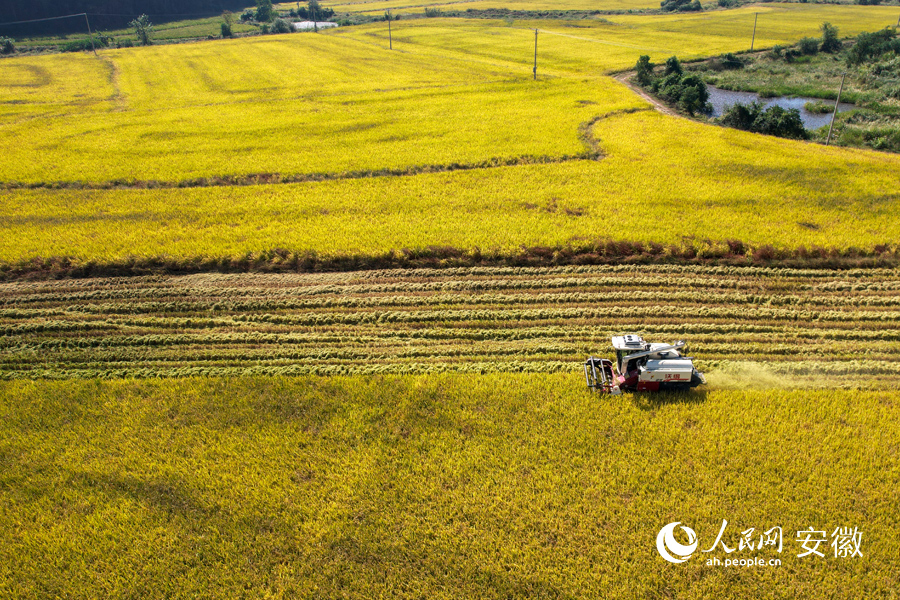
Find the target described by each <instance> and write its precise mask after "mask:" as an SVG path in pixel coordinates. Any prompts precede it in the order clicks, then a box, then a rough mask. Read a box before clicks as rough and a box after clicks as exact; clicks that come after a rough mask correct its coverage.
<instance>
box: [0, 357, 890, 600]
mask: <svg viewBox="0 0 900 600" xmlns="http://www.w3.org/2000/svg"><path fill="white" fill-rule="evenodd" d="M897 407H898V395H897V393H896V392H888V391H881V392H871V391H869V392H864V391H849V392H848V391H835V390H823V391H786V390H780V389H772V390H767V391H743V390H729V391H721V390H719V391H709V392H705V393H702V392H701V393H694V394H688V395H687V397H683V396H682V397H675V396H667V395H663V396H654V397H645V396H625V397H618V398H610V397H605V398H598V397H597V396H596V395H593V394H590V393H588V392H587V391H586V390H585V389H584V388H583V382H582V381H581V380H580V377H578V376H577V375H574V374H552V375H535V374H532V375H521V374H519V375H513V374H495V375H485V376H481V377H474V378H473V377H465V376H460V375H451V374H444V375H432V376H428V377H425V376H373V377H333V378H317V377H300V378H291V379H287V378H278V377H248V378H243V379H222V378H201V377H197V378H189V379H183V380H165V381H152V380H151V381H133V380H132V381H116V382H101V381H83V382H82V381H66V382H46V381H43V382H34V381H29V382H24V381H23V382H0V415H2V418H0V456H2V457H3V460H2V461H0V481H2V482H3V485H0V506H3V510H2V511H0V531H3V532H5V535H3V536H2V537H0V589H2V590H3V591H4V596H6V597H67V598H95V597H97V596H104V597H131V596H140V597H142V598H154V599H155V598H167V597H176V596H178V597H203V598H235V597H240V596H253V597H264V596H265V597H273V598H298V597H313V596H315V597H323V598H325V597H327V598H334V597H344V598H359V599H363V598H366V599H368V598H378V597H387V596H390V597H392V598H423V597H425V598H467V599H468V598H511V599H520V598H522V599H525V598H529V599H530V598H536V597H538V598H626V599H630V598H635V599H638V598H648V597H680V596H688V595H689V596H690V597H691V598H698V599H704V600H705V599H709V600H713V599H718V598H723V597H741V598H747V597H768V598H775V599H781V598H797V597H810V598H811V597H816V598H821V597H832V598H839V597H854V598H863V597H865V598H888V597H890V595H891V594H892V592H893V589H894V588H893V581H894V579H893V576H894V573H895V572H896V556H897V554H898V552H900V543H898V537H897V535H896V531H897V528H898V526H900V522H898V515H897V509H896V507H897V506H898V503H900V493H898V490H900V486H898V485H897V472H896V450H897V447H898V444H900V427H898V423H900V419H898V418H897V417H898V414H897V410H898V408H897ZM723 520H727V521H728V529H727V530H726V532H725V537H724V538H723V541H725V542H726V544H727V545H728V546H730V547H732V548H737V540H738V536H739V532H740V531H743V530H745V529H746V528H749V527H754V528H757V531H762V530H765V529H768V528H770V527H773V526H778V527H782V528H783V545H784V548H783V551H782V552H780V553H779V552H777V551H776V550H774V548H765V549H763V550H760V551H758V552H748V551H747V550H746V549H744V550H743V551H739V550H735V552H736V554H734V555H732V556H735V557H748V556H751V557H755V556H762V557H764V558H766V559H769V558H771V557H778V558H780V559H781V560H782V563H783V564H782V566H781V567H779V568H733V569H728V568H715V567H708V566H706V565H705V564H704V563H705V561H706V558H707V557H708V556H709V555H706V554H700V553H699V552H698V553H697V554H696V555H694V556H693V557H692V558H691V559H690V560H689V561H688V562H687V563H685V564H682V565H672V564H669V563H667V562H665V561H664V560H663V559H662V558H660V557H659V556H658V555H657V553H656V550H655V548H654V539H655V537H656V535H657V532H658V531H659V529H660V527H662V526H663V525H665V524H666V523H670V522H673V521H680V522H685V523H686V524H687V525H688V526H690V527H692V528H693V529H694V530H696V532H697V535H698V537H699V538H700V539H701V542H702V543H701V545H700V547H699V549H706V548H707V547H708V546H711V545H712V543H713V540H714V539H715V537H716V533H717V532H718V531H719V528H720V527H721V524H722V521H723ZM810 526H814V527H816V528H817V529H826V528H827V532H826V535H830V534H831V532H832V530H833V529H834V528H836V527H839V526H840V527H843V526H847V527H851V528H852V527H856V528H858V530H859V531H861V532H862V539H861V544H860V550H861V553H862V557H853V558H849V557H845V558H836V557H835V556H834V555H833V552H832V548H831V547H828V546H827V545H825V544H823V546H822V549H824V551H825V552H824V556H822V557H819V556H812V557H809V556H807V557H805V558H801V557H798V556H797V555H798V554H799V553H800V544H799V543H798V542H797V540H796V537H797V536H796V532H798V531H800V530H804V529H807V528H809V527H810ZM713 556H719V557H720V558H724V557H725V556H726V555H725V554H724V552H721V551H720V552H718V553H713Z"/></svg>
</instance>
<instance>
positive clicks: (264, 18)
mask: <svg viewBox="0 0 900 600" xmlns="http://www.w3.org/2000/svg"><path fill="white" fill-rule="evenodd" d="M274 18H275V8H274V7H273V6H272V0H256V20H257V21H259V22H260V23H268V22H269V21H271V20H272V19H274Z"/></svg>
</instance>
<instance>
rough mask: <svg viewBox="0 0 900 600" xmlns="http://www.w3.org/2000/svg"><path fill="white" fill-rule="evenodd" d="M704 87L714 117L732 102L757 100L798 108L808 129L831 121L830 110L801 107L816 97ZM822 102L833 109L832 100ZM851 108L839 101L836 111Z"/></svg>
mask: <svg viewBox="0 0 900 600" xmlns="http://www.w3.org/2000/svg"><path fill="white" fill-rule="evenodd" d="M706 89H707V90H709V103H710V104H712V107H713V112H712V116H714V117H721V116H722V113H723V112H725V109H726V108H728V107H729V106H731V105H732V104H737V103H738V102H740V103H741V104H749V103H751V102H753V101H755V100H759V101H760V102H762V103H763V105H764V106H766V107H768V106H772V105H776V106H780V107H781V108H784V109H788V108H796V109H798V110H799V111H800V119H801V120H802V121H803V126H804V127H806V128H807V129H809V130H810V131H812V130H814V129H818V128H819V127H824V126H826V125H828V124H829V123H831V111H829V112H827V113H825V114H817V113H811V112H809V111H807V110H806V109H805V108H803V106H804V105H805V104H806V103H807V102H815V101H816V100H818V99H817V98H803V97H801V96H796V97H793V98H788V97H784V96H782V97H779V98H760V97H759V95H758V94H755V93H754V92H731V91H728V90H720V89H719V88H717V87H713V86H711V85H709V86H706ZM822 102H824V103H825V104H828V105H829V106H831V107H832V110H834V108H833V107H834V100H822ZM853 108H855V107H854V105H852V104H847V103H846V102H841V103H840V104H839V105H838V112H844V111H845V110H851V109H853Z"/></svg>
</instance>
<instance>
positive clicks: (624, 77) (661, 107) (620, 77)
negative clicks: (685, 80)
mask: <svg viewBox="0 0 900 600" xmlns="http://www.w3.org/2000/svg"><path fill="white" fill-rule="evenodd" d="M633 75H634V71H627V72H625V73H618V74H616V75H614V76H613V79H615V80H616V81H618V82H619V83H622V84H624V85H625V86H627V87H628V89H630V90H631V91H632V92H634V93H635V94H637V95H638V96H640V97H641V98H643V99H644V100H646V101H647V102H649V103H650V104H652V105H653V108H655V109H656V110H658V111H659V112H661V113H662V114H664V115H669V116H670V117H681V115H680V114H678V113H677V112H675V111H674V110H672V109H671V108H669V107H668V106H666V105H665V104H663V103H662V102H660V101H659V100H657V99H656V98H653V97H651V96H650V95H649V94H648V93H647V92H645V91H644V90H642V89H641V88H639V87H638V86H636V85H634V84H633V83H631V82H630V81H629V79H631V77H632V76H633Z"/></svg>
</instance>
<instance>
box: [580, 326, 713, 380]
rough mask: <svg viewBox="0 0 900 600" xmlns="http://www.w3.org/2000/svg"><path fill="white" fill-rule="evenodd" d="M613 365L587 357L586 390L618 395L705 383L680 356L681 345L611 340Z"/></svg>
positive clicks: (639, 339) (632, 337)
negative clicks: (614, 360) (623, 392)
mask: <svg viewBox="0 0 900 600" xmlns="http://www.w3.org/2000/svg"><path fill="white" fill-rule="evenodd" d="M612 346H613V349H614V350H615V352H616V362H615V363H613V362H612V361H611V360H608V359H605V358H594V357H593V356H591V357H588V359H587V360H586V361H585V363H584V375H585V379H586V380H587V385H588V387H589V388H591V389H594V390H597V391H599V392H605V393H610V394H620V393H621V392H622V391H623V390H626V391H650V392H655V391H660V390H686V389H689V388H692V387H696V386H698V385H703V384H705V383H706V379H705V378H704V377H703V373H700V372H699V371H697V369H695V368H694V362H693V358H692V357H690V356H683V355H682V353H681V351H682V350H684V351H686V348H685V344H684V342H683V341H678V342H675V343H674V344H659V343H656V344H650V343H647V342H645V341H644V339H643V338H642V337H641V336H639V335H637V334H633V333H630V334H627V335H622V336H615V337H613V338H612Z"/></svg>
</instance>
